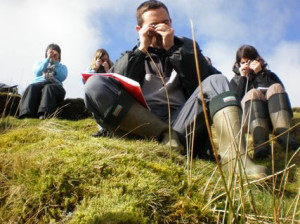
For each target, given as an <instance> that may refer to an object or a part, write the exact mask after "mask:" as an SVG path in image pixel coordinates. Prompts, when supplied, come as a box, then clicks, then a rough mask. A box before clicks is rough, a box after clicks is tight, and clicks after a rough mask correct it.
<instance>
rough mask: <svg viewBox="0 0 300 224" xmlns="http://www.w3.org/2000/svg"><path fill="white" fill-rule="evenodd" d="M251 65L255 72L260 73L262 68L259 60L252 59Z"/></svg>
mask: <svg viewBox="0 0 300 224" xmlns="http://www.w3.org/2000/svg"><path fill="white" fill-rule="evenodd" d="M249 67H250V69H252V70H253V71H254V73H255V74H257V73H259V72H260V71H261V70H262V67H261V64H260V62H259V61H257V60H254V61H252V62H251V63H250V66H249Z"/></svg>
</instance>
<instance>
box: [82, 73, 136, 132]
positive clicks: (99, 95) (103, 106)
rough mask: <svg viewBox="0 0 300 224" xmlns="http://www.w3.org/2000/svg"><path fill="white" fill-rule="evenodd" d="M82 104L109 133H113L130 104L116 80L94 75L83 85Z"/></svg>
mask: <svg viewBox="0 0 300 224" xmlns="http://www.w3.org/2000/svg"><path fill="white" fill-rule="evenodd" d="M123 99H124V100H123ZM84 102H85V106H86V108H87V109H88V110H89V111H91V112H92V113H93V116H94V118H95V120H96V122H97V123H98V124H99V125H100V126H101V127H102V128H104V129H107V130H109V131H115V129H116V128H117V127H118V125H119V123H120V121H121V120H122V118H123V117H124V115H125V114H126V113H127V111H128V110H129V108H130V106H131V104H132V102H131V98H130V100H127V94H125V93H124V92H123V91H122V88H121V86H120V83H119V82H118V81H117V80H115V79H113V78H111V77H106V76H96V75H95V76H91V77H90V78H89V79H88V80H87V82H86V84H85V97H84Z"/></svg>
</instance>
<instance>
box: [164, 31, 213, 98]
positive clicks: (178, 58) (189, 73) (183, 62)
mask: <svg viewBox="0 0 300 224" xmlns="http://www.w3.org/2000/svg"><path fill="white" fill-rule="evenodd" d="M174 43H175V45H174V46H173V47H172V48H171V49H169V50H168V51H167V55H169V59H170V62H171V64H172V66H173V68H174V69H175V70H176V71H177V72H178V73H179V74H180V78H181V80H182V86H183V88H184V90H185V91H186V92H187V95H191V94H192V93H193V92H194V90H195V89H196V88H197V86H198V78H197V69H196V62H195V54H194V45H193V41H192V40H191V39H188V38H178V37H176V38H175V41H174ZM196 52H197V54H198V62H199V67H200V73H201V80H204V79H205V78H206V77H208V76H209V75H210V73H209V65H208V62H207V61H206V59H205V57H204V56H203V55H202V53H201V50H200V48H199V46H198V44H197V43H196Z"/></svg>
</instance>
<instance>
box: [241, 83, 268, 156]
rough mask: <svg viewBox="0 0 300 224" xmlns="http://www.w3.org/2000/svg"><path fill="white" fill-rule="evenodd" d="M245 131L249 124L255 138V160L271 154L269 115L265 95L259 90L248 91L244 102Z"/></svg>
mask: <svg viewBox="0 0 300 224" xmlns="http://www.w3.org/2000/svg"><path fill="white" fill-rule="evenodd" d="M242 104H243V105H242V107H243V111H244V117H245V119H244V129H245V128H246V127H247V125H248V124H249V128H250V133H251V135H252V137H253V147H254V158H265V157H266V156H268V155H270V154H271V148H270V144H269V143H268V141H269V114H268V107H267V102H266V98H265V96H264V94H263V93H262V92H261V91H260V90H257V89H252V90H250V91H248V92H247V93H246V94H245V96H244V98H243V100H242Z"/></svg>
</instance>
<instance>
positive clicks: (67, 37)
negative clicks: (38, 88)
mask: <svg viewBox="0 0 300 224" xmlns="http://www.w3.org/2000/svg"><path fill="white" fill-rule="evenodd" d="M90 3H91V4H86V2H83V1H72V3H70V2H68V1H59V0H52V1H38V0H27V1H20V2H18V3H13V2H9V3H3V2H1V3H0V8H1V9H0V27H2V30H3V31H4V32H3V34H2V37H1V43H0V48H1V53H0V58H1V60H0V67H1V80H0V81H1V82H3V83H7V84H19V86H20V90H24V88H25V87H26V86H27V85H28V84H29V83H30V82H31V80H32V79H33V74H32V66H33V64H34V62H35V61H37V60H40V59H43V58H44V55H45V49H46V47H47V45H48V44H50V43H53V42H54V43H57V44H59V45H60V47H61V49H62V63H63V64H66V65H67V67H68V70H69V76H68V78H67V80H66V81H65V82H64V87H65V89H66V91H67V96H69V97H71V96H74V95H75V96H77V97H79V96H81V97H82V94H81V95H79V94H78V93H80V92H82V91H81V90H82V89H83V85H82V82H81V77H80V73H81V71H83V70H84V69H86V67H87V66H88V65H89V63H90V60H91V58H92V54H93V53H94V51H95V46H97V44H98V43H101V39H99V38H98V37H97V36H96V32H95V29H94V28H93V27H89V26H88V24H89V21H88V14H87V13H88V12H89V11H91V8H92V7H93V6H94V5H93V4H92V3H93V2H92V1H90Z"/></svg>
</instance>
